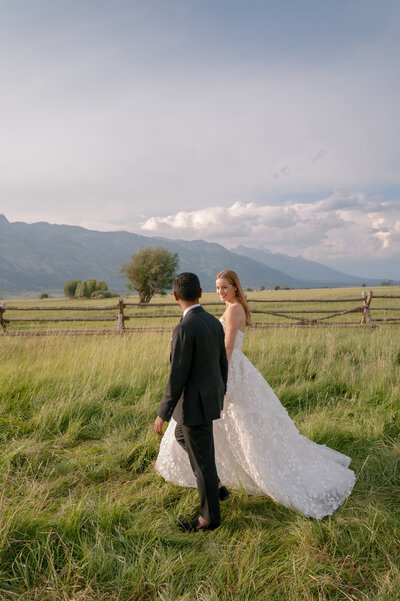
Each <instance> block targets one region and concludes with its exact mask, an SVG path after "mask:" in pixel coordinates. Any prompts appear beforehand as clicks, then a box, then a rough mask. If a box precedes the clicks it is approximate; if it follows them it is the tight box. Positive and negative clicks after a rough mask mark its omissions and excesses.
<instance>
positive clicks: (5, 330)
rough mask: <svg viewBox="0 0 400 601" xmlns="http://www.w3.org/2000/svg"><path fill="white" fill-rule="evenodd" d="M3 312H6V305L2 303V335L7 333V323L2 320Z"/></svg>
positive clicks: (0, 322) (0, 321) (0, 315)
mask: <svg viewBox="0 0 400 601" xmlns="http://www.w3.org/2000/svg"><path fill="white" fill-rule="evenodd" d="M5 310H6V303H2V304H1V305H0V325H1V327H2V328H3V332H4V334H6V333H7V322H6V320H5V319H3V313H4V312H5Z"/></svg>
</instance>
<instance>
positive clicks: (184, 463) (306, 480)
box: [156, 318, 355, 519]
mask: <svg viewBox="0 0 400 601" xmlns="http://www.w3.org/2000/svg"><path fill="white" fill-rule="evenodd" d="M221 321H222V324H223V325H224V327H225V324H224V321H223V319H222V318H221ZM243 339H244V333H243V332H241V331H240V330H239V331H238V332H237V334H236V339H235V346H234V350H233V353H232V358H231V361H230V364H229V375H228V389H227V393H226V396H225V401H224V410H223V412H222V414H221V418H220V419H218V420H216V421H214V442H215V462H216V465H217V471H218V476H219V478H220V480H221V482H222V483H223V484H224V485H226V486H227V487H228V488H229V487H232V488H238V487H243V488H244V489H246V490H247V491H248V492H249V493H250V494H252V495H266V496H269V497H272V499H274V500H275V501H277V502H278V503H282V505H285V506H286V507H289V508H291V509H295V510H297V511H300V512H301V513H303V514H305V515H307V516H310V517H313V518H317V519H321V518H323V517H324V516H325V515H331V514H332V513H333V512H334V511H335V510H336V509H337V508H338V507H339V506H340V505H341V504H342V503H343V502H344V501H345V500H346V498H347V497H348V495H349V494H350V492H351V490H352V488H353V486H354V482H355V475H354V472H352V471H351V470H350V469H348V467H347V466H348V465H349V464H350V461H351V459H350V458H349V457H347V456H346V455H343V454H342V453H339V452H337V451H334V450H333V449H330V448H329V447H327V446H325V445H320V444H316V443H315V442H312V441H311V440H308V438H305V437H304V436H302V435H301V434H300V433H299V431H298V430H297V428H296V426H295V424H294V423H293V421H292V420H291V418H290V417H289V415H288V413H287V411H286V409H285V408H284V407H283V406H282V404H281V403H280V401H279V399H278V397H277V396H276V394H275V393H274V391H273V390H272V388H271V387H270V386H269V384H268V383H267V382H266V381H265V380H264V378H263V377H262V375H261V374H260V372H259V371H258V370H257V369H256V368H255V367H254V365H252V364H251V363H250V361H249V360H248V359H247V357H246V356H245V355H244V354H243V352H242V343H243ZM175 425H176V422H175V421H174V419H172V420H171V422H170V423H169V425H168V428H167V430H166V432H165V434H164V436H163V438H162V441H161V446H160V452H159V455H158V458H157V462H156V469H157V471H158V472H159V474H160V475H161V476H163V478H165V480H167V481H169V482H173V483H174V484H178V485H179V486H191V487H195V486H196V481H195V477H194V475H193V472H192V470H191V467H190V464H189V459H188V457H187V455H186V453H185V451H184V450H183V449H182V448H181V446H180V445H179V444H178V443H177V441H176V440H175V436H174V431H175Z"/></svg>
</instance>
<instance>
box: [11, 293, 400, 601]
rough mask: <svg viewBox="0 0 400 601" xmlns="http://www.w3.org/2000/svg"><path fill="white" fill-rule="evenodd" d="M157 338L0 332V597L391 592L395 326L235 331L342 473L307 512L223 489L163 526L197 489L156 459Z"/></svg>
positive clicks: (337, 599)
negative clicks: (206, 516)
mask: <svg viewBox="0 0 400 601" xmlns="http://www.w3.org/2000/svg"><path fill="white" fill-rule="evenodd" d="M319 292H320V293H321V294H322V291H319ZM329 292H330V291H329ZM348 292H349V294H351V291H348ZM291 293H292V291H291ZM307 293H308V292H301V291H296V294H307ZM341 293H343V291H341ZM265 294H267V293H265ZM268 294H275V293H268ZM278 294H279V295H284V294H286V293H285V292H279V293H278ZM293 294H294V292H293ZM326 294H328V291H326ZM258 295H259V293H257V296H258ZM48 302H50V303H51V302H53V301H48ZM56 302H58V301H56ZM169 345H170V333H169V332H139V333H137V334H135V335H132V336H124V337H115V336H91V337H85V336H79V337H72V336H57V337H55V336H50V337H44V338H39V337H27V338H18V337H7V336H4V337H0V356H1V370H0V441H1V445H0V508H1V511H0V533H1V536H0V599H1V601H153V600H154V601H155V600H159V601H344V600H350V601H395V600H397V599H399V598H400V568H399V566H400V503H399V490H400V476H399V474H400V471H399V460H400V380H399V369H400V337H399V330H398V329H397V328H396V327H385V328H352V329H344V328H330V329H300V328H296V329H291V330H286V329H272V330H257V329H253V330H250V331H249V332H248V333H247V334H246V338H245V346H244V352H245V353H246V355H247V356H248V357H249V358H250V360H251V361H252V362H253V363H254V364H255V365H256V367H257V368H258V369H259V370H260V371H261V373H262V374H263V375H264V377H266V379H267V380H268V381H269V383H270V384H271V385H272V387H273V388H274V389H275V390H276V392H277V394H278V396H279V397H280V399H281V400H282V402H283V404H284V405H285V407H286V408H287V409H288V411H289V413H290V415H291V416H292V418H293V419H294V420H295V422H296V424H297V426H298V427H299V429H300V431H301V432H302V433H303V434H304V435H306V436H308V437H310V438H312V439H313V440H315V441H317V442H319V443H325V444H327V445H329V446H331V447H333V448H335V449H337V450H338V451H341V452H344V453H346V454H348V455H350V456H351V457H352V458H353V461H352V466H351V467H352V468H353V469H354V470H355V473H356V475H357V483H356V486H355V489H354V491H353V493H352V495H351V496H350V498H349V499H348V500H347V502H346V503H345V505H344V506H343V507H341V508H340V509H339V510H338V511H337V512H336V513H335V514H334V515H333V516H332V517H328V518H325V519H324V520H322V521H315V520H312V519H309V518H306V517H304V516H302V515H300V514H298V513H295V512H293V511H290V510H289V509H286V508H284V507H282V506H280V505H277V504H276V503H274V502H273V501H272V500H271V499H269V498H260V497H257V498H256V497H251V496H249V495H247V494H246V492H245V491H243V490H238V491H231V498H230V499H229V500H228V501H226V502H225V503H224V504H223V505H222V517H223V524H222V526H221V528H220V529H218V530H217V531H215V532H212V533H201V534H198V535H189V534H187V535H184V534H180V533H179V532H178V531H177V528H176V521H177V519H179V518H182V517H188V516H192V515H193V516H194V515H196V512H197V510H198V495H197V492H196V491H194V490H189V489H182V488H179V487H177V486H174V485H172V484H168V483H166V482H164V481H163V479H162V478H160V477H159V476H158V475H157V473H156V472H155V470H154V462H155V459H156V456H157V452H158V448H159V440H158V438H157V437H156V436H155V434H154V433H153V431H152V424H153V420H154V418H155V415H156V410H157V406H158V402H159V400H160V397H161V395H162V392H163V388H164V386H165V383H166V380H167V377H168V366H169ZM266 419H268V415H266Z"/></svg>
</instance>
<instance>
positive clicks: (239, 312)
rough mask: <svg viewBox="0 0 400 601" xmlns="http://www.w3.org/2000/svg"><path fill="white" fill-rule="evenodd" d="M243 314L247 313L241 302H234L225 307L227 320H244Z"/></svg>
mask: <svg viewBox="0 0 400 601" xmlns="http://www.w3.org/2000/svg"><path fill="white" fill-rule="evenodd" d="M243 316H244V317H246V313H245V310H244V309H243V307H242V305H241V304H240V303H232V304H231V305H229V306H228V307H227V308H226V309H225V313H224V318H225V320H229V321H234V322H238V321H241V320H242V318H243Z"/></svg>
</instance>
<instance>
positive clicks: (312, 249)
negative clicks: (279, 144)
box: [141, 189, 400, 262]
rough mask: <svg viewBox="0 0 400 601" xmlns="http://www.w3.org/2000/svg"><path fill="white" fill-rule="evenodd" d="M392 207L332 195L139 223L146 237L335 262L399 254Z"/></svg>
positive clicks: (399, 229)
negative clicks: (198, 240)
mask: <svg viewBox="0 0 400 601" xmlns="http://www.w3.org/2000/svg"><path fill="white" fill-rule="evenodd" d="M397 207H398V204H397V203H394V202H392V203H389V202H382V201H381V200H379V199H378V198H369V197H367V196H366V195H365V194H364V193H362V192H349V191H346V190H343V189H338V190H336V191H335V192H334V193H333V194H332V195H331V196H330V197H329V198H323V199H321V200H316V201H314V202H307V203H299V202H296V203H290V202H286V203H284V204H281V205H274V204H268V203H265V204H255V203H243V202H236V203H234V204H232V205H231V206H229V207H223V206H210V207H208V208H205V209H203V208H202V209H198V210H193V211H180V212H178V213H175V214H170V215H167V216H156V217H152V218H150V219H147V220H146V221H145V222H144V223H142V226H141V230H142V231H143V233H147V234H149V235H153V236H154V235H163V236H167V237H170V238H183V239H187V240H189V239H193V238H204V239H206V240H208V241H213V242H220V243H221V244H223V245H224V246H227V247H230V248H234V247H235V246H236V245H238V244H243V245H246V246H252V247H257V248H265V249H268V250H271V251H273V252H284V253H287V254H302V255H303V256H305V257H307V258H309V259H314V260H316V261H321V262H324V261H325V262H332V260H335V258H340V259H346V257H348V258H349V259H350V258H354V257H357V256H359V257H362V256H364V255H365V253H373V254H374V256H375V257H388V256H394V255H395V254H396V253H399V252H400V221H399V220H398V219H396V216H397V217H398V208H397Z"/></svg>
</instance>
